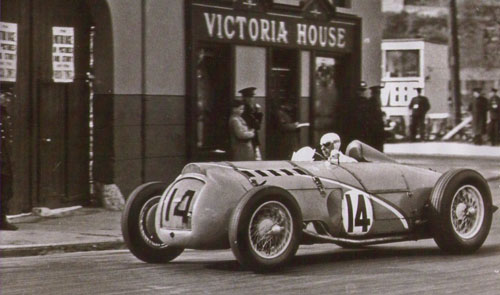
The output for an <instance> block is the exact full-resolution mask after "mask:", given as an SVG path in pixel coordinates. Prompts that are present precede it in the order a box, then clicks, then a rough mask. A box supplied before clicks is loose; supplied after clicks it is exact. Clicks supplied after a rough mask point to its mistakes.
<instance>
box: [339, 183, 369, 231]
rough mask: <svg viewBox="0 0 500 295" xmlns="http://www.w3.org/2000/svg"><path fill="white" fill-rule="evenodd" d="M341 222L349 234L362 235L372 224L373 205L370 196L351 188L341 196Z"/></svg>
mask: <svg viewBox="0 0 500 295" xmlns="http://www.w3.org/2000/svg"><path fill="white" fill-rule="evenodd" d="M342 222H343V224H344V229H345V231H346V233H347V234H349V235H364V234H366V233H368V232H369V231H370V228H371V227H372V225H373V207H372V203H371V201H370V196H369V195H368V194H366V193H364V192H362V191H355V190H351V191H348V192H346V193H344V197H343V198H342Z"/></svg>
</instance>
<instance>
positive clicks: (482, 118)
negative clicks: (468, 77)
mask: <svg viewBox="0 0 500 295" xmlns="http://www.w3.org/2000/svg"><path fill="white" fill-rule="evenodd" d="M481 90H482V89H481V88H474V89H472V96H473V98H472V99H473V100H472V102H471V104H470V105H469V111H470V112H471V113H472V130H473V132H474V144H482V143H483V134H485V133H486V114H487V111H488V100H487V99H486V97H484V96H482V95H481Z"/></svg>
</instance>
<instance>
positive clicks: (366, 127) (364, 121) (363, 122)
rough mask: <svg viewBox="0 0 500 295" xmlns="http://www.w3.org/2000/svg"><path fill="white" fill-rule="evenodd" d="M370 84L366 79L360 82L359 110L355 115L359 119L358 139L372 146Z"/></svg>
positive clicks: (358, 93)
mask: <svg viewBox="0 0 500 295" xmlns="http://www.w3.org/2000/svg"><path fill="white" fill-rule="evenodd" d="M367 92H368V86H367V84H366V82H365V81H361V82H360V83H359V87H358V89H357V91H356V99H357V103H358V112H357V115H356V116H355V117H356V118H357V119H356V120H355V121H356V124H357V126H356V127H357V132H356V133H357V134H358V135H357V136H356V137H357V139H359V140H360V141H362V142H364V143H366V144H368V145H370V146H372V145H373V142H372V137H371V134H370V133H371V131H370V124H371V122H370V121H371V115H370V109H371V108H370V99H369V98H368V93H367Z"/></svg>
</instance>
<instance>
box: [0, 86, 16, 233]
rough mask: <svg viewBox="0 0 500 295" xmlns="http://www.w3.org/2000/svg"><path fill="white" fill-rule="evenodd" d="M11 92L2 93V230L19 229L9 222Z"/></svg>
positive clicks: (0, 98)
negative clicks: (9, 108)
mask: <svg viewBox="0 0 500 295" xmlns="http://www.w3.org/2000/svg"><path fill="white" fill-rule="evenodd" d="M10 96H12V93H10V92H2V93H1V94H0V107H1V109H0V119H1V123H0V133H1V137H2V138H1V139H0V140H1V145H2V146H1V150H0V159H1V166H0V169H1V175H2V179H1V183H0V185H1V186H2V189H1V190H2V191H1V195H0V198H1V204H0V206H1V207H0V212H1V213H0V214H1V215H2V216H1V221H0V222H1V223H0V230H17V227H16V226H15V225H13V224H11V223H9V221H8V220H7V213H8V211H9V207H8V205H9V200H10V199H11V198H12V163H11V157H10V148H11V144H12V121H11V117H10V115H9V112H8V106H9V103H10Z"/></svg>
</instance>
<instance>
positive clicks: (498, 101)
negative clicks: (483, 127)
mask: <svg viewBox="0 0 500 295" xmlns="http://www.w3.org/2000/svg"><path fill="white" fill-rule="evenodd" d="M497 91H498V90H497V89H496V88H491V96H490V102H489V106H488V109H489V111H490V120H491V123H490V124H491V126H490V132H489V133H490V141H491V145H497V144H498V142H499V137H500V97H499V96H498V95H497Z"/></svg>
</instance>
